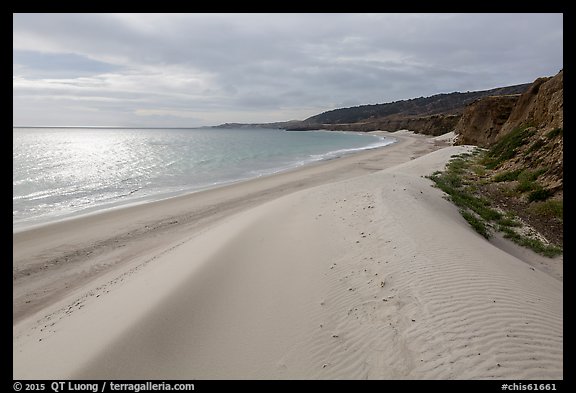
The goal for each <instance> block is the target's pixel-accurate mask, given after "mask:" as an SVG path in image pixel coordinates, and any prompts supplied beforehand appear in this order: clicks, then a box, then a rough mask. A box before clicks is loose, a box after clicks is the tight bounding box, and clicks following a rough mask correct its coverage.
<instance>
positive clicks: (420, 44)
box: [13, 14, 563, 127]
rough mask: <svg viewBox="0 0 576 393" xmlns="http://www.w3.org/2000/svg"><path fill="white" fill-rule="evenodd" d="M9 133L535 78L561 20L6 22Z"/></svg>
mask: <svg viewBox="0 0 576 393" xmlns="http://www.w3.org/2000/svg"><path fill="white" fill-rule="evenodd" d="M13 22H14V23H13V115H14V120H13V124H14V125H31V126H34V125H46V126H59V125H61V126H75V125H76V126H134V127H139V126H150V127H154V126H157V127H164V126H166V127H196V126H202V125H216V124H221V123H225V122H243V123H250V122H254V123H256V122H273V121H285V120H291V119H299V120H302V119H305V118H307V117H309V116H312V115H315V114H318V113H321V112H323V111H326V110H330V109H335V108H340V107H347V106H355V105H362V104H375V103H384V102H391V101H395V100H401V99H409V98H415V97H421V96H430V95H433V94H438V93H450V92H454V91H473V90H486V89H491V88H494V87H500V86H508V85H513V84H519V83H527V82H532V81H534V79H536V78H538V77H541V76H552V75H555V74H556V73H557V72H558V71H559V70H560V69H561V68H562V67H563V50H562V48H563V16H562V14H14V16H13Z"/></svg>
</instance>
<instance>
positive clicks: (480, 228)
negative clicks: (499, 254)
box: [460, 209, 491, 239]
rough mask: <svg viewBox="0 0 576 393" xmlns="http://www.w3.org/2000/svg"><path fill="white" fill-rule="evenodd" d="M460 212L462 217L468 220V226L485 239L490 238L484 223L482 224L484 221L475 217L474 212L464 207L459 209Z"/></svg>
mask: <svg viewBox="0 0 576 393" xmlns="http://www.w3.org/2000/svg"><path fill="white" fill-rule="evenodd" d="M460 214H462V217H464V219H465V220H466V221H468V224H470V226H471V227H472V228H474V230H475V231H476V232H478V233H479V234H480V235H482V236H484V237H485V238H486V239H490V237H491V234H490V231H489V230H488V227H487V226H486V224H484V221H482V220H480V219H478V217H476V216H475V215H474V214H472V213H470V212H469V211H467V210H464V209H461V210H460Z"/></svg>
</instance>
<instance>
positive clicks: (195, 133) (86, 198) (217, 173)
mask: <svg viewBox="0 0 576 393" xmlns="http://www.w3.org/2000/svg"><path fill="white" fill-rule="evenodd" d="M394 142H395V140H394V139H392V138H386V137H381V136H375V135H367V134H361V133H351V132H350V133H349V132H327V131H306V132H288V131H284V130H264V129H244V128H242V129H216V128H200V129H112V128H13V228H14V229H20V228H24V227H26V226H30V225H34V224H38V223H44V222H49V221H55V220H60V219H63V218H67V217H70V216H73V215H77V214H84V213H89V212H93V211H95V210H99V209H106V208H110V207H114V206H119V205H123V204H129V203H135V202H142V201H149V200H155V199H162V198H167V197H171V196H176V195H179V194H183V193H186V192H192V191H198V190H202V189H206V188H210V187H214V186H218V185H224V184H227V183H231V182H236V181H240V180H245V179H250V178H254V177H258V176H263V175H268V174H272V173H276V172H280V171H283V170H287V169H291V168H295V167H298V166H301V165H305V164H307V163H311V162H314V161H319V160H326V159H331V158H335V157H339V156H342V155H345V154H349V153H352V152H356V151H359V150H364V149H371V148H376V147H380V146H385V145H387V144H390V143H394Z"/></svg>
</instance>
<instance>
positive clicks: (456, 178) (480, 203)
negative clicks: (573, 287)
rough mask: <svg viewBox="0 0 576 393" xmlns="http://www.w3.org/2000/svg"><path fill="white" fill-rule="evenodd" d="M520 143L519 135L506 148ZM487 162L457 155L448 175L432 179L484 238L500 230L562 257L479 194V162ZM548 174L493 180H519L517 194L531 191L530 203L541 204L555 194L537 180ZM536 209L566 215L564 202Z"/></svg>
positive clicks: (505, 174) (517, 240) (521, 172)
mask: <svg viewBox="0 0 576 393" xmlns="http://www.w3.org/2000/svg"><path fill="white" fill-rule="evenodd" d="M517 134H518V135H520V131H517ZM518 140H519V137H518V136H517V137H515V138H512V139H511V140H510V141H509V143H508V144H506V146H508V147H511V146H514V143H516V142H517V141H518ZM502 149H503V148H502ZM508 151H509V150H506V151H504V150H502V152H503V153H502V154H507V153H506V152H508ZM483 160H485V156H484V157H483V156H481V155H480V156H479V155H478V154H468V155H467V156H464V155H462V154H461V155H457V156H453V158H452V160H450V161H449V162H448V164H447V165H446V170H445V171H444V172H440V171H436V172H434V173H433V174H432V175H430V176H428V178H429V179H430V180H432V181H433V182H434V183H435V185H436V187H438V188H439V189H440V190H442V191H444V192H445V193H446V194H447V199H448V200H450V201H451V202H452V203H454V204H455V205H456V206H458V208H459V211H460V214H461V215H462V217H463V218H464V219H465V220H466V221H467V222H468V224H469V225H470V226H471V227H472V228H473V229H474V230H475V231H476V232H477V233H479V234H480V235H481V236H483V237H484V238H486V239H490V237H491V236H492V233H491V230H498V231H500V232H502V233H504V237H506V238H508V239H510V240H512V241H514V242H515V243H517V244H519V245H521V246H524V247H528V248H530V249H532V250H534V251H535V252H538V253H540V254H542V255H545V256H548V257H553V256H556V255H559V254H561V253H562V248H560V247H557V246H553V245H548V244H545V243H543V242H542V241H541V240H539V239H536V238H532V237H530V236H526V235H521V234H519V233H518V232H516V230H515V229H514V228H518V227H521V226H522V224H521V223H520V222H518V221H517V220H516V219H515V216H514V215H513V214H511V213H505V214H503V213H501V212H500V211H498V210H496V209H494V208H492V207H491V203H490V201H489V200H487V199H486V198H483V197H482V196H479V195H478V193H477V190H478V176H479V175H478V173H477V170H475V167H476V166H477V164H478V162H479V161H483ZM545 171H546V169H538V170H535V171H530V170H514V171H508V172H503V173H500V174H499V175H497V176H494V177H493V178H492V181H493V182H502V181H518V185H517V186H516V190H517V191H520V192H527V191H530V194H529V196H528V199H529V200H530V201H541V200H544V199H547V198H548V197H549V196H550V195H551V191H549V190H546V189H543V188H542V186H540V185H539V184H538V183H537V181H536V179H537V178H538V177H539V176H540V175H541V174H542V173H544V172H545ZM474 176H476V177H474ZM534 206H535V207H534V209H535V211H537V212H540V213H541V214H542V215H548V216H554V217H558V216H562V212H563V206H562V202H560V203H558V202H557V201H545V202H538V204H537V205H534Z"/></svg>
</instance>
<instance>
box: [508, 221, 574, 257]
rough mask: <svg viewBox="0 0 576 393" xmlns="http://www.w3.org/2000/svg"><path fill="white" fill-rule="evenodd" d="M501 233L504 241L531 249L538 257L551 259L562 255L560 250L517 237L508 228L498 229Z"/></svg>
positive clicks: (536, 240)
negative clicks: (542, 256) (510, 241)
mask: <svg viewBox="0 0 576 393" xmlns="http://www.w3.org/2000/svg"><path fill="white" fill-rule="evenodd" d="M498 229H499V230H500V231H501V232H503V233H504V237H505V238H506V239H510V240H512V241H513V242H514V243H516V244H518V245H520V246H522V247H526V248H529V249H531V250H532V251H534V252H537V253H538V254H540V255H544V256H546V257H548V258H553V257H555V256H557V255H560V254H562V252H563V251H562V248H560V247H557V246H554V245H551V244H545V243H543V242H542V241H540V240H538V239H535V238H531V237H526V236H521V235H519V234H518V233H517V232H516V231H514V230H513V229H511V228H508V227H499V228H498Z"/></svg>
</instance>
